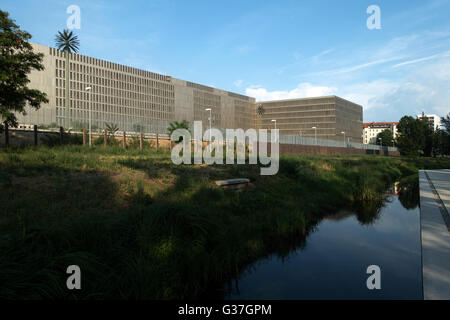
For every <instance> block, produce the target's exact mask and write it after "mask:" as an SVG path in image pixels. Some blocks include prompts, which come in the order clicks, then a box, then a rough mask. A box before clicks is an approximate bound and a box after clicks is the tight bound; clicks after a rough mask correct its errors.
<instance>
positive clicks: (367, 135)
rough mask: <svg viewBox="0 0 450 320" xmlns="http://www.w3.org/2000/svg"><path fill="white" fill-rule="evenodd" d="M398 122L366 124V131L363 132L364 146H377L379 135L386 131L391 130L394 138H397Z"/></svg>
mask: <svg viewBox="0 0 450 320" xmlns="http://www.w3.org/2000/svg"><path fill="white" fill-rule="evenodd" d="M397 126H398V122H369V123H364V130H363V143H364V144H376V143H377V141H376V139H377V135H378V134H379V133H380V132H382V131H384V130H386V129H389V130H391V131H392V135H393V136H394V138H396V137H397V134H398V131H397Z"/></svg>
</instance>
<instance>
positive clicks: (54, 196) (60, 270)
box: [0, 146, 450, 299]
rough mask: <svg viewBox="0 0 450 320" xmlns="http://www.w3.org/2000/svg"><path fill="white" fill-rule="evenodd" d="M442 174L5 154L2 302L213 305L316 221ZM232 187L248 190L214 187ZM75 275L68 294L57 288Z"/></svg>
mask: <svg viewBox="0 0 450 320" xmlns="http://www.w3.org/2000/svg"><path fill="white" fill-rule="evenodd" d="M443 167H447V168H449V167H450V160H449V159H430V158H428V159H427V158H397V157H395V158H387V157H381V156H294V155H293V156H282V157H281V160H280V172H279V173H278V174H277V175H276V176H260V175H259V167H258V166H256V165H212V166H205V165H196V166H176V165H173V164H172V162H171V160H170V154H169V153H168V152H167V151H162V150H161V151H159V152H156V151H149V150H147V151H140V150H137V149H128V150H124V149H122V148H120V147H114V146H112V147H108V148H103V147H94V148H91V149H89V148H86V147H83V146H60V147H54V148H46V147H39V148H29V149H16V150H13V149H10V150H4V149H3V150H1V151H0V191H1V192H0V203H1V204H2V208H1V209H0V284H1V286H0V298H7V299H45V298H64V299H107V298H115V299H117V298H119V299H120V298H123V299H130V298H136V299H183V298H193V299H195V298H198V297H202V296H205V295H208V297H211V292H212V291H211V290H212V289H211V288H220V287H222V285H223V284H224V283H225V282H226V281H228V280H230V279H231V278H232V277H233V276H235V275H237V274H238V273H239V272H240V271H241V270H242V268H244V267H245V266H246V265H248V264H249V263H251V262H253V261H255V260H256V259H258V258H260V257H263V256H265V255H267V254H269V253H270V252H273V250H275V249H277V250H279V249H280V248H287V249H286V250H287V251H288V250H289V248H295V247H297V246H301V245H303V244H302V241H303V240H302V239H304V238H305V236H306V235H307V234H308V232H310V231H309V230H310V229H311V226H314V225H315V224H316V223H317V222H318V221H319V220H320V219H321V217H322V216H323V215H324V214H325V213H329V212H330V211H332V212H334V211H335V210H336V209H337V208H339V207H342V206H344V205H348V204H349V203H354V202H358V201H369V200H374V199H379V198H380V197H381V196H382V195H381V194H382V192H383V190H384V189H385V188H386V186H387V185H388V184H389V183H391V182H392V181H394V180H396V179H398V178H400V177H402V176H408V175H412V174H415V173H417V170H418V169H421V168H443ZM236 177H246V178H249V179H251V181H252V188H250V189H249V190H246V191H243V192H236V191H232V190H222V189H219V188H217V187H216V186H215V185H214V183H213V182H214V180H219V179H226V178H236ZM73 264H75V265H79V266H80V268H81V271H82V290H80V291H76V292H75V291H70V290H67V289H66V279H67V276H68V275H67V274H66V268H67V266H69V265H73ZM213 294H217V296H220V294H221V292H220V291H217V292H215V291H213Z"/></svg>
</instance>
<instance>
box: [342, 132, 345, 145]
mask: <svg viewBox="0 0 450 320" xmlns="http://www.w3.org/2000/svg"><path fill="white" fill-rule="evenodd" d="M341 134H343V135H344V145H345V131H342V132H341Z"/></svg>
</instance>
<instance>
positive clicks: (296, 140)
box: [280, 135, 398, 152]
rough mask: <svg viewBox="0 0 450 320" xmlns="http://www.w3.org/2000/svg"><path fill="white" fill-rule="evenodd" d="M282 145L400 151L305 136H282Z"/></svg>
mask: <svg viewBox="0 0 450 320" xmlns="http://www.w3.org/2000/svg"><path fill="white" fill-rule="evenodd" d="M280 144H294V145H305V146H320V147H335V148H354V149H362V150H374V151H387V152H398V149H397V148H395V147H386V146H379V145H374V144H363V143H357V142H344V141H339V140H325V139H315V138H309V137H303V136H287V135H280Z"/></svg>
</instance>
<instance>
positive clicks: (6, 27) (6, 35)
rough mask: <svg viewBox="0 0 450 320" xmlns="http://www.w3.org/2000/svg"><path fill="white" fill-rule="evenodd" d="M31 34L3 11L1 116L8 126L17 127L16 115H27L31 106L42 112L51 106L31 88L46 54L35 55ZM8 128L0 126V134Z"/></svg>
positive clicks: (0, 28) (0, 17)
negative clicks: (45, 105) (32, 77)
mask: <svg viewBox="0 0 450 320" xmlns="http://www.w3.org/2000/svg"><path fill="white" fill-rule="evenodd" d="M30 39H31V35H30V34H29V33H28V32H26V31H23V30H20V27H19V26H18V25H16V24H15V23H14V20H11V19H10V18H9V13H8V12H5V11H1V10H0V51H1V55H0V117H1V118H2V120H3V122H4V123H6V124H8V126H12V127H17V118H16V116H15V113H16V112H19V113H23V114H25V107H26V105H27V104H29V105H30V106H31V107H32V108H34V109H36V110H37V109H39V108H40V106H41V104H42V103H47V102H48V99H47V95H46V93H44V92H41V91H39V90H35V89H30V88H28V86H27V85H28V84H29V83H30V80H29V79H28V74H29V73H30V72H31V71H32V70H38V71H40V70H43V69H44V65H43V64H42V58H43V57H44V55H43V54H42V53H35V52H34V51H33V47H32V46H31V44H30V43H29V42H28V40H30ZM3 129H4V127H3V123H1V124H0V132H2V131H3Z"/></svg>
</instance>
